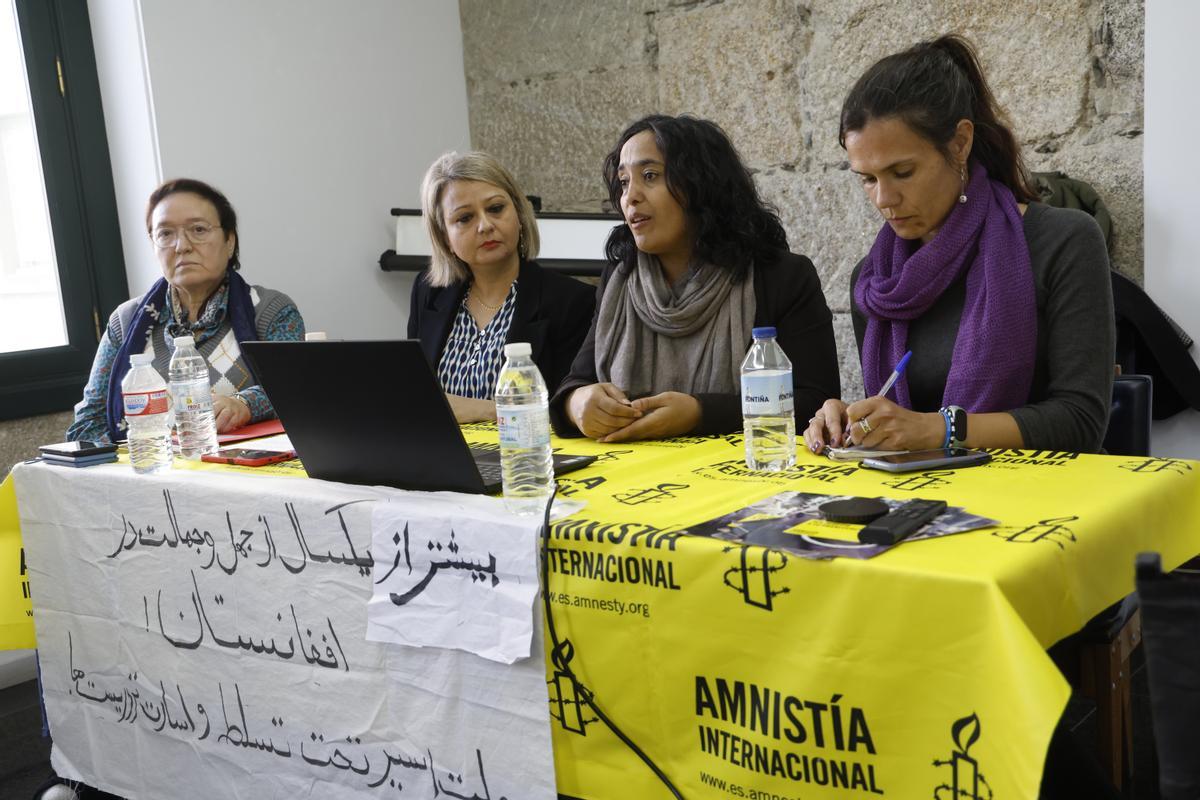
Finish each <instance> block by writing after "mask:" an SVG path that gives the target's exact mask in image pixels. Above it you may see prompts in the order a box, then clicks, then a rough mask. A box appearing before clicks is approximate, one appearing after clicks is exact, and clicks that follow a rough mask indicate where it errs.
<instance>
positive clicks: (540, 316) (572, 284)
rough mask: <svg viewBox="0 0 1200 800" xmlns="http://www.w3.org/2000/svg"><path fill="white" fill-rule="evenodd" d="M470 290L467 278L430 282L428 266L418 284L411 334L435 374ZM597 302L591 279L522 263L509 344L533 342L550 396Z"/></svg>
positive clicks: (410, 318) (410, 319) (411, 311)
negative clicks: (446, 282)
mask: <svg viewBox="0 0 1200 800" xmlns="http://www.w3.org/2000/svg"><path fill="white" fill-rule="evenodd" d="M466 291H467V284H466V283H465V282H460V283H455V284H453V285H451V286H444V287H435V286H430V285H429V270H427V269H426V270H423V271H422V272H421V274H420V275H418V276H417V279H416V280H415V281H414V282H413V290H412V302H411V305H410V307H409V311H408V338H410V339H420V340H421V349H422V350H424V351H425V357H426V358H427V359H429V363H430V364H431V365H432V366H433V369H434V371H435V372H436V371H437V365H438V363H439V362H440V361H441V358H442V351H443V350H445V349H446V340H447V339H449V338H450V329H451V328H452V327H453V326H454V317H455V315H456V314H458V307H459V304H461V303H462V299H463V296H464V295H465V294H466ZM595 302H596V296H595V290H594V289H593V288H592V287H591V286H589V285H587V284H586V283H581V282H580V281H577V280H575V279H574V278H571V277H568V276H566V275H561V274H559V273H556V272H551V271H549V270H546V269H543V268H542V267H541V266H539V265H538V263H537V262H536V261H522V262H521V271H520V272H519V273H518V274H517V307H516V308H515V309H513V317H512V322H511V323H509V328H508V338H506V339H505V344H508V343H510V342H529V345H530V347H531V348H532V350H533V361H534V363H535V364H537V367H538V371H540V372H541V373H542V378H543V379H544V380H545V381H546V387H547V388H548V389H549V391H550V394H554V391H555V390H556V389H557V388H558V385H559V384H560V383H562V379H563V378H565V377H566V375H567V372H568V371H570V369H571V362H572V361H573V360H574V359H575V354H576V353H577V352H579V346H580V345H581V344H582V343H583V338H584V337H585V336H587V332H588V327H589V326H590V325H591V321H592V309H593V307H594V305H595Z"/></svg>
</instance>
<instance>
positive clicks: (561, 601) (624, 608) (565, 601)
mask: <svg viewBox="0 0 1200 800" xmlns="http://www.w3.org/2000/svg"><path fill="white" fill-rule="evenodd" d="M550 602H551V603H555V604H557V605H560V606H566V607H568V608H586V609H590V610H592V611H604V612H607V613H609V614H616V615H617V616H631V615H632V616H640V617H645V618H646V619H649V618H650V604H649V603H639V602H636V601H630V600H618V599H617V598H615V597H606V598H603V599H600V598H595V597H584V596H583V595H579V594H571V593H570V592H551V593H550Z"/></svg>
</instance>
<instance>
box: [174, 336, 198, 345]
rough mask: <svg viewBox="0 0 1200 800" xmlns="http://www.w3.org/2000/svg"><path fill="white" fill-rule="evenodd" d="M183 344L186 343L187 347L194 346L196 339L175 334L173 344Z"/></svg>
mask: <svg viewBox="0 0 1200 800" xmlns="http://www.w3.org/2000/svg"><path fill="white" fill-rule="evenodd" d="M183 345H187V346H188V347H195V346H196V340H195V338H194V337H191V336H176V337H175V346H176V347H182V346H183Z"/></svg>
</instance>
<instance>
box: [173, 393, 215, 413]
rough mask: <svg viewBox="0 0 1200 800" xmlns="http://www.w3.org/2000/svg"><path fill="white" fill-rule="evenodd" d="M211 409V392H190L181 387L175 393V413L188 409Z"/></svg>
mask: <svg viewBox="0 0 1200 800" xmlns="http://www.w3.org/2000/svg"><path fill="white" fill-rule="evenodd" d="M211 410H212V393H211V392H206V393H205V394H192V393H191V392H189V391H188V390H187V388H183V389H181V390H180V391H179V392H177V393H176V395H175V413H176V414H180V413H187V412H189V411H211Z"/></svg>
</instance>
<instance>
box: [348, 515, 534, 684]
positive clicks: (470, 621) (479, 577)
mask: <svg viewBox="0 0 1200 800" xmlns="http://www.w3.org/2000/svg"><path fill="white" fill-rule="evenodd" d="M427 497H428V499H427V500H426V501H425V502H422V503H420V504H417V503H412V502H399V503H375V508H374V509H373V510H372V514H371V528H372V530H373V531H374V536H373V540H372V542H371V550H372V553H373V554H374V558H375V567H376V568H375V571H374V574H373V576H372V582H373V583H374V593H373V594H372V596H371V601H370V603H369V604H368V606H367V638H368V639H370V640H371V641H376V642H392V643H394V644H403V645H412V646H416V647H431V646H432V647H454V648H458V649H460V650H466V651H467V652H469V653H475V654H477V655H480V656H483V657H484V658H490V659H492V660H493V661H499V662H501V663H502V664H511V663H513V662H514V661H517V660H518V659H522V658H529V655H530V653H529V648H530V645H531V643H532V641H533V601H534V599H535V598H536V597H537V592H538V579H537V555H536V542H537V539H536V536H537V532H538V531H539V530H540V527H541V520H540V519H538V518H536V517H518V516H515V515H512V514H509V513H507V512H506V511H505V510H504V503H503V501H501V500H498V499H496V498H492V497H477V496H472V495H460V494H448V493H444V494H441V495H427Z"/></svg>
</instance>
